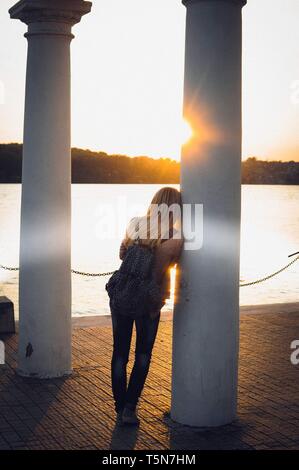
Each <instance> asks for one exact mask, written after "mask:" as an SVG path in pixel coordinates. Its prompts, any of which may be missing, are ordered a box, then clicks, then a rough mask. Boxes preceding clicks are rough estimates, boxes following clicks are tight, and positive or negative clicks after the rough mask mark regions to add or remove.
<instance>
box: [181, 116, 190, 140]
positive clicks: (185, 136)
mask: <svg viewBox="0 0 299 470" xmlns="http://www.w3.org/2000/svg"><path fill="white" fill-rule="evenodd" d="M192 136H193V129H192V127H191V125H190V124H189V122H188V121H186V119H183V120H182V124H181V139H180V140H181V145H185V144H187V143H188V142H189V140H190V139H191V137H192Z"/></svg>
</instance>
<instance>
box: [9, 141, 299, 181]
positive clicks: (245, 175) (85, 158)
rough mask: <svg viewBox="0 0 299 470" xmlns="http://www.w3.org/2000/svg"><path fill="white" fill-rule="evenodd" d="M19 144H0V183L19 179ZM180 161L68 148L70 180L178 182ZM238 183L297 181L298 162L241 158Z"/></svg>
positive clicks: (20, 158) (20, 172) (20, 173)
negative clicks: (240, 176) (240, 175)
mask: <svg viewBox="0 0 299 470" xmlns="http://www.w3.org/2000/svg"><path fill="white" fill-rule="evenodd" d="M22 147H23V146H22V144H0V184H9V183H12V184H18V183H19V184H20V183H21V181H22ZM179 182H180V163H179V162H177V161H175V160H172V159H170V158H167V157H165V158H157V159H155V158H150V157H146V156H140V157H129V156H126V155H108V154H107V153H105V152H92V151H90V150H82V149H78V148H73V149H72V183H74V184H179ZM242 184H250V185H284V186H285V185H291V186H293V185H296V186H297V185H299V162H295V161H290V162H282V161H265V160H258V159H257V158H255V157H250V158H248V159H247V160H246V161H243V162H242Z"/></svg>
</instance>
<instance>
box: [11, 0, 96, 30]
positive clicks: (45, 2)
mask: <svg viewBox="0 0 299 470" xmlns="http://www.w3.org/2000/svg"><path fill="white" fill-rule="evenodd" d="M91 6H92V3H91V2H86V1H84V0H20V1H19V2H18V3H16V4H15V5H14V6H13V7H11V8H10V10H9V14H10V17H11V18H12V19H18V20H21V21H22V22H23V23H26V24H27V25H29V24H30V23H39V22H43V23H52V22H53V23H65V24H68V25H71V26H73V25H74V24H76V23H79V22H80V20H81V18H82V16H83V15H86V14H87V13H89V12H90V10H91Z"/></svg>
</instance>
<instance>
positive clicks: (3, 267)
mask: <svg viewBox="0 0 299 470" xmlns="http://www.w3.org/2000/svg"><path fill="white" fill-rule="evenodd" d="M0 268H2V269H4V270H5V271H19V268H12V267H9V266H4V265H3V264H0ZM71 272H72V273H73V274H79V275H80V276H88V277H100V276H110V275H111V274H113V273H114V272H115V271H109V272H107V273H86V272H84V271H76V270H75V269H72V270H71Z"/></svg>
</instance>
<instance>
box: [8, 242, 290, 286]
mask: <svg viewBox="0 0 299 470" xmlns="http://www.w3.org/2000/svg"><path fill="white" fill-rule="evenodd" d="M296 255H299V251H298V252H297V253H293V254H291V255H289V258H291V257H293V256H296ZM298 260H299V256H296V258H294V259H293V260H292V261H291V262H290V263H288V264H287V265H286V266H283V267H282V268H281V269H279V270H278V271H275V272H274V273H272V274H269V275H268V276H265V277H262V278H261V279H257V280H256V281H251V282H245V283H244V282H241V283H240V287H248V286H253V285H255V284H261V283H262V282H265V281H268V279H271V278H273V277H275V276H277V275H278V274H280V273H282V272H283V271H285V270H286V269H288V268H289V267H290V266H292V265H293V264H295V263H296V261H298ZM0 269H4V270H5V271H19V268H16V267H11V266H5V265H3V264H0ZM71 272H72V274H78V275H79V276H86V277H103V276H111V275H112V274H113V273H115V271H108V272H104V273H89V272H85V271H77V270H76V269H72V270H71Z"/></svg>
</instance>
